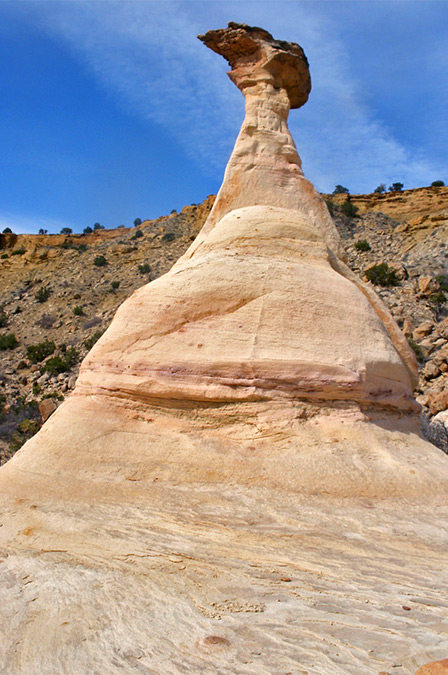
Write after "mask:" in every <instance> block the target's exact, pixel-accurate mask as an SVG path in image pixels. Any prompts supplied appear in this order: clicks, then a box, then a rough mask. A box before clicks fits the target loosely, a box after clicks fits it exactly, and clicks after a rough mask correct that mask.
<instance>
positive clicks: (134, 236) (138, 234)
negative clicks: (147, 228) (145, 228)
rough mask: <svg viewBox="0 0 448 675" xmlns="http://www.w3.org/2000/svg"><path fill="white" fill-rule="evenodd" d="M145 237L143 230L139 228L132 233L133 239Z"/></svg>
mask: <svg viewBox="0 0 448 675" xmlns="http://www.w3.org/2000/svg"><path fill="white" fill-rule="evenodd" d="M141 237H143V232H142V231H141V230H137V231H136V233H135V234H133V235H132V237H131V241H135V240H136V239H140V238H141Z"/></svg>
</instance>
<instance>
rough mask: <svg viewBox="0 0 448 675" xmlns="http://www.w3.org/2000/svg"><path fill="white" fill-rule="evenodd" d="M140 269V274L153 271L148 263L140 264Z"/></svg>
mask: <svg viewBox="0 0 448 675" xmlns="http://www.w3.org/2000/svg"><path fill="white" fill-rule="evenodd" d="M138 271H139V272H140V274H149V273H150V271H151V267H150V266H149V265H148V263H143V265H139V266H138Z"/></svg>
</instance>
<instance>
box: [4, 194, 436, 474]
mask: <svg viewBox="0 0 448 675" xmlns="http://www.w3.org/2000/svg"><path fill="white" fill-rule="evenodd" d="M325 198H326V201H327V205H328V206H329V209H330V211H331V212H332V215H333V218H334V220H335V223H336V226H337V228H338V230H339V232H340V234H341V236H342V239H343V243H344V248H345V253H346V257H347V262H348V264H349V265H350V267H351V268H352V269H353V270H354V271H355V272H357V273H358V274H360V276H361V277H363V278H364V279H366V277H365V272H366V270H368V269H369V268H371V267H372V266H374V265H378V264H380V265H381V264H382V263H386V264H387V265H388V266H389V268H390V270H392V271H393V272H395V274H392V277H391V278H390V279H389V280H388V279H387V272H388V271H389V270H388V269H386V277H385V278H383V279H382V278H380V282H381V283H380V285H376V286H375V289H376V291H377V292H378V293H379V295H380V296H381V297H382V299H383V301H384V302H385V303H386V305H387V306H388V307H389V309H390V310H391V312H392V314H393V315H394V317H395V319H396V320H397V322H398V324H399V325H400V327H401V328H402V329H403V331H404V332H405V334H406V336H407V337H408V339H409V340H410V343H411V345H412V347H413V348H414V349H415V351H416V354H417V357H418V360H419V365H420V383H419V388H418V390H417V392H416V395H417V400H418V401H419V402H420V403H421V404H422V406H423V414H424V422H425V427H426V428H427V427H428V423H427V420H430V419H431V417H432V416H433V415H435V414H437V413H438V412H440V411H442V410H445V409H446V408H447V407H448V303H447V302H446V297H447V296H448V292H447V289H448V187H428V188H418V189H415V190H405V191H403V192H395V193H392V192H389V193H386V194H368V195H350V196H349V197H347V195H345V194H340V195H339V194H338V195H334V196H333V195H326V196H325ZM348 199H349V200H350V201H351V202H352V204H353V205H354V206H355V207H356V208H357V214H356V215H355V216H354V217H347V216H345V215H344V213H343V212H342V210H341V209H342V207H343V205H344V202H346V201H347V200H348ZM213 202H214V197H213V196H210V197H208V198H207V199H206V200H205V201H204V202H203V203H202V204H199V205H191V206H186V207H185V208H183V209H182V211H181V212H180V213H172V214H170V215H168V216H164V217H161V218H158V219H157V220H153V221H144V222H143V223H142V224H141V225H140V226H138V227H134V228H128V229H127V228H119V229H116V230H97V231H95V232H93V233H92V234H85V235H62V234H58V235H14V234H4V235H0V236H1V239H0V245H1V253H0V278H1V296H0V310H1V311H0V324H1V327H0V335H1V338H0V340H1V342H0V347H1V353H0V357H1V367H0V382H1V392H0V405H1V413H0V414H1V417H0V452H1V459H2V461H5V460H6V459H8V458H9V457H11V456H12V454H14V452H15V451H17V450H18V449H19V448H20V447H21V445H22V444H23V443H24V442H25V440H27V438H29V437H30V436H31V435H33V434H34V433H35V432H36V431H37V430H38V429H39V428H40V426H41V424H42V420H45V419H46V418H47V417H48V416H49V415H50V414H51V413H52V411H53V410H55V409H56V407H57V406H58V405H59V404H60V402H61V401H62V400H63V399H64V397H65V396H67V394H68V393H69V392H70V390H71V389H72V388H73V387H74V384H75V381H76V376H77V372H78V368H79V364H80V362H81V360H82V359H83V358H84V356H85V355H86V353H87V352H88V350H89V349H90V347H91V346H92V345H93V344H94V342H95V340H96V339H97V338H98V337H99V336H100V335H101V334H102V332H104V330H105V329H106V328H107V326H108V325H109V323H110V321H111V319H112V317H113V315H114V313H115V311H116V309H117V308H118V306H119V305H121V303H122V302H123V301H124V300H125V299H126V298H127V297H129V296H130V295H131V294H132V293H133V291H135V290H136V289H137V288H139V287H140V286H142V285H144V284H146V283H147V282H148V281H150V280H152V279H155V278H157V277H159V276H161V275H162V274H164V273H165V272H167V271H168V270H169V269H170V267H171V266H172V265H173V264H174V262H175V261H176V260H177V259H178V258H179V256H180V255H182V254H183V253H184V252H185V250H186V249H187V248H188V246H189V245H190V243H191V241H192V240H193V239H194V238H195V237H196V235H197V233H198V232H199V230H200V229H201V227H202V225H203V223H204V221H205V219H206V218H207V216H208V214H209V212H210V209H211V207H212V205H213ZM388 281H389V282H390V283H391V284H392V285H382V284H384V283H387V282H388ZM428 433H430V434H431V433H432V432H431V429H429V431H428ZM432 440H434V438H432ZM439 445H441V446H442V447H444V449H446V447H445V446H443V439H439Z"/></svg>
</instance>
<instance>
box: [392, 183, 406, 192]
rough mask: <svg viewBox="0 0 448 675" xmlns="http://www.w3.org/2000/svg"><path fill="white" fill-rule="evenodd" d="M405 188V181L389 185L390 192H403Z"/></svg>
mask: <svg viewBox="0 0 448 675" xmlns="http://www.w3.org/2000/svg"><path fill="white" fill-rule="evenodd" d="M403 188H404V185H403V183H392V185H391V186H390V187H389V192H402V190H403Z"/></svg>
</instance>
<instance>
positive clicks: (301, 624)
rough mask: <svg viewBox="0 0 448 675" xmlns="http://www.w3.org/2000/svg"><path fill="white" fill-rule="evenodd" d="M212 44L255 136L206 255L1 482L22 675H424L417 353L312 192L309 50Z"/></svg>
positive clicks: (107, 353)
mask: <svg viewBox="0 0 448 675" xmlns="http://www.w3.org/2000/svg"><path fill="white" fill-rule="evenodd" d="M201 40H202V41H203V42H204V43H205V44H206V45H207V46H209V47H211V48H212V49H213V50H214V51H216V52H218V53H220V54H222V55H223V56H225V57H226V58H227V59H228V61H229V63H230V65H231V68H232V70H231V73H230V76H231V78H232V80H233V81H234V82H235V83H236V84H237V86H238V87H239V88H240V89H241V91H242V92H243V94H244V96H245V98H246V118H245V120H244V122H243V126H242V129H241V132H240V135H239V136H238V139H237V142H236V145H235V148H234V151H233V153H232V157H231V158H230V161H229V165H228V167H227V170H226V174H225V177H224V181H223V186H222V188H221V190H220V192H219V195H218V197H217V200H216V203H215V205H214V208H213V210H212V212H211V214H210V217H209V219H208V221H207V223H206V224H205V226H204V228H203V230H202V231H201V233H200V234H199V236H198V237H197V239H196V241H195V242H193V244H192V246H191V247H190V249H189V250H188V251H187V253H186V254H185V255H184V256H183V257H182V258H181V259H180V260H179V261H178V262H177V263H176V265H174V267H173V268H172V269H171V271H170V272H169V273H168V274H166V275H165V276H163V277H161V278H159V279H157V280H156V281H153V282H152V283H151V284H148V285H147V286H144V287H143V288H141V289H139V291H137V292H136V293H134V294H133V296H132V297H131V298H129V300H127V301H126V302H125V303H124V304H123V305H122V307H121V308H120V309H119V311H118V312H117V314H116V316H115V318H114V320H113V322H112V324H111V326H110V327H109V329H108V330H107V331H106V333H105V334H104V335H103V337H102V338H101V339H100V340H99V342H98V343H97V344H96V345H95V347H94V348H93V350H92V351H91V352H90V354H89V355H88V356H87V357H86V359H85V361H84V363H83V364H82V367H81V372H80V376H79V379H78V382H77V385H76V388H75V391H74V393H73V395H72V396H70V397H69V398H68V399H67V400H66V401H65V402H64V403H63V405H61V406H60V407H59V408H58V410H57V411H56V412H55V413H54V414H53V415H52V416H51V418H50V419H49V420H48V421H47V422H46V424H45V425H44V427H43V428H42V430H41V431H40V432H39V434H37V435H36V436H35V437H34V438H33V439H31V440H30V441H29V442H28V443H27V444H26V445H25V446H24V447H23V448H22V449H21V450H20V451H19V452H18V453H17V455H16V456H15V457H14V458H13V459H12V460H11V461H10V462H8V463H7V464H6V465H5V466H4V467H3V468H2V469H1V470H0V486H1V497H0V503H1V505H2V514H3V515H2V522H1V525H2V526H1V527H0V545H1V551H2V553H3V559H2V563H1V567H0V570H1V569H2V570H3V571H2V574H3V576H2V584H1V585H0V598H1V600H2V603H1V604H2V612H3V616H4V623H3V624H2V626H1V628H2V633H3V642H2V656H1V657H0V670H2V672H8V673H11V674H13V673H17V674H20V675H22V674H23V675H28V674H29V673H33V675H37V674H38V673H45V675H52V674H53V673H55V674H56V673H58V674H59V673H61V672H67V673H76V674H77V673H80V674H82V673H89V674H90V673H118V672H129V673H131V672H132V673H133V672H135V673H137V672H143V673H145V672H146V673H164V674H165V673H173V674H174V673H176V674H177V673H198V672H202V673H210V674H211V673H216V672H220V673H228V674H230V673H255V672H256V673H273V672H280V671H282V672H283V671H284V672H301V673H313V674H314V673H321V674H322V675H329V674H332V673H335V674H341V675H346V674H347V673H353V674H354V673H357V674H358V673H360V672H362V673H366V674H368V673H375V674H377V673H378V672H380V671H381V670H383V671H387V670H388V669H389V668H392V667H394V668H395V670H394V672H396V673H397V675H398V673H413V672H415V670H416V669H417V667H419V666H420V665H422V664H424V663H427V662H428V661H430V660H435V659H437V658H442V657H443V656H444V654H443V653H442V654H441V653H440V650H443V649H444V648H445V647H446V646H447V641H446V638H442V637H441V636H442V634H443V631H444V630H445V629H446V627H447V624H446V601H445V600H444V599H443V597H441V594H440V589H442V588H445V587H446V585H447V581H448V579H447V572H446V564H445V562H446V560H445V551H446V549H444V545H446V543H447V540H448V532H447V527H446V523H447V520H446V515H447V510H448V509H447V502H448V465H447V461H446V457H445V456H444V455H443V454H442V453H441V452H440V451H438V450H437V449H436V448H434V447H433V446H431V445H430V444H429V443H427V442H425V441H424V440H423V439H422V438H421V436H420V434H419V432H418V422H417V419H416V416H415V415H414V414H413V413H414V412H415V410H416V409H417V406H416V404H415V401H414V399H413V396H412V388H413V385H414V382H415V377H416V364H415V359H414V356H413V352H412V351H411V350H410V349H409V347H408V346H407V342H406V340H405V339H404V338H403V336H402V335H401V333H400V331H399V329H398V328H397V326H396V324H395V323H394V321H393V319H392V317H391V316H390V314H389V312H388V311H387V309H386V308H385V307H384V305H383V304H382V303H381V301H380V300H379V299H378V298H377V296H376V295H375V294H374V293H373V291H372V290H371V289H370V288H369V287H367V286H365V285H363V284H362V282H361V281H360V280H358V279H357V278H356V277H355V275H353V274H352V273H351V272H350V270H349V269H348V268H347V267H346V266H345V264H344V262H343V261H342V253H341V245H340V241H339V237H338V234H337V232H336V230H335V228H334V225H333V222H332V220H331V218H330V216H329V214H328V212H327V210H326V207H325V204H324V203H323V202H322V200H321V198H320V197H319V195H318V194H317V192H316V191H315V190H314V188H313V187H312V186H311V184H310V183H309V182H308V181H307V180H306V179H305V178H304V176H303V173H302V169H301V164H300V159H299V156H298V154H297V150H296V148H295V145H294V142H293V140H292V138H291V136H290V133H289V131H288V127H287V116H288V112H289V108H290V107H292V108H297V107H299V106H300V105H303V103H304V102H305V101H306V99H307V97H308V94H309V91H310V79H309V72H308V64H307V61H306V58H305V56H304V54H303V50H302V49H301V48H300V47H299V46H298V45H295V44H293V43H285V42H282V41H276V40H274V39H273V38H272V36H271V35H270V34H269V33H267V32H266V31H264V30H262V29H259V28H251V27H248V26H245V25H243V24H229V27H228V28H227V29H224V30H219V31H210V32H209V33H207V34H206V35H205V36H201ZM408 606H410V607H408ZM397 663H400V664H401V665H400V666H399V667H398V666H397ZM398 668H400V669H401V670H399V669H398Z"/></svg>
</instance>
